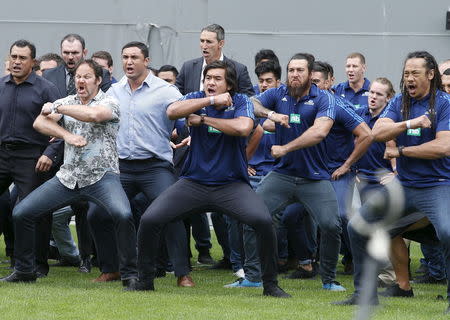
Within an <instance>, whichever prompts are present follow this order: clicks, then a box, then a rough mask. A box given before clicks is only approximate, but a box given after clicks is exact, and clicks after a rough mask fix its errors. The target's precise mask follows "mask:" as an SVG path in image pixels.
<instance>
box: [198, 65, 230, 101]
mask: <svg viewBox="0 0 450 320" xmlns="http://www.w3.org/2000/svg"><path fill="white" fill-rule="evenodd" d="M211 69H224V70H225V81H226V82H227V85H228V86H229V87H230V90H228V92H229V93H230V95H231V96H233V95H234V94H235V93H236V92H237V89H238V86H237V75H236V69H235V67H234V64H233V63H230V62H227V61H221V60H216V61H213V62H211V63H210V64H208V65H207V66H206V67H205V69H204V70H203V81H205V78H206V74H207V73H208V71H209V70H211Z"/></svg>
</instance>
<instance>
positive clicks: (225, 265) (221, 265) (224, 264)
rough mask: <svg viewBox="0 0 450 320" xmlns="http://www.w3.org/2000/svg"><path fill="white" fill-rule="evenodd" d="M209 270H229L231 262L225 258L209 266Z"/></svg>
mask: <svg viewBox="0 0 450 320" xmlns="http://www.w3.org/2000/svg"><path fill="white" fill-rule="evenodd" d="M211 269H215V270H217V269H221V270H231V262H230V260H229V259H227V258H225V257H224V258H222V259H221V260H219V261H217V262H216V263H215V264H213V265H212V266H211Z"/></svg>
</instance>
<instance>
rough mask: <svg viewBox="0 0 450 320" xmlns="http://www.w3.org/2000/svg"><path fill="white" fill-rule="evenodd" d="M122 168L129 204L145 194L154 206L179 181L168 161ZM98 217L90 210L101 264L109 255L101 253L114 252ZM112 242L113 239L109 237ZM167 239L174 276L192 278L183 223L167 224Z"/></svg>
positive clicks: (137, 162)
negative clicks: (139, 195) (141, 194)
mask: <svg viewBox="0 0 450 320" xmlns="http://www.w3.org/2000/svg"><path fill="white" fill-rule="evenodd" d="M119 165H120V181H121V183H122V186H123V189H124V190H125V193H126V194H127V197H128V199H129V200H131V199H133V198H134V197H135V196H136V195H138V194H139V193H141V192H142V193H143V194H145V197H146V198H147V200H148V201H149V202H152V201H153V200H154V199H155V198H156V197H158V196H159V195H160V194H161V193H162V192H163V191H164V190H166V189H167V188H168V187H170V186H171V185H172V184H173V183H175V181H176V178H175V175H174V173H173V166H172V164H171V163H169V162H167V161H162V160H157V159H148V160H120V162H119ZM98 214H99V213H98V211H96V212H91V209H89V214H88V220H89V223H90V226H91V230H92V231H93V233H92V236H93V238H94V242H95V245H96V247H97V252H98V258H99V260H100V261H103V257H105V258H106V255H105V254H103V253H102V251H104V252H108V251H110V252H111V250H113V249H112V248H111V245H110V242H109V243H108V236H107V235H106V234H107V233H108V231H107V230H105V228H106V227H107V225H105V224H103V225H101V224H99V223H98V221H96V220H97V219H96V218H95V216H97V215H98ZM136 218H137V217H135V219H136ZM158 237H159V233H158ZM110 238H111V236H109V239H110ZM164 239H165V241H166V245H167V252H168V256H169V258H170V261H171V262H172V264H173V267H174V272H175V275H176V276H177V277H180V276H184V275H187V274H189V272H190V270H189V261H188V258H187V242H186V230H185V229H184V225H183V223H182V222H181V221H177V222H174V223H170V224H168V225H167V227H166V229H165V232H164ZM158 242H159V238H158ZM108 248H109V249H108ZM102 263H103V262H102ZM109 264H111V263H109ZM102 269H103V268H102ZM102 271H103V270H102ZM103 272H105V271H103Z"/></svg>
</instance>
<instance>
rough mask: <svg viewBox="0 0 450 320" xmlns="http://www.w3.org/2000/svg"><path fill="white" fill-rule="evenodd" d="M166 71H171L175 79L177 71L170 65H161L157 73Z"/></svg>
mask: <svg viewBox="0 0 450 320" xmlns="http://www.w3.org/2000/svg"><path fill="white" fill-rule="evenodd" d="M166 71H171V72H173V74H174V75H175V77H177V76H178V70H177V68H175V67H174V66H172V65H170V64H165V65H163V66H162V67H161V68H159V70H158V72H157V73H160V72H166Z"/></svg>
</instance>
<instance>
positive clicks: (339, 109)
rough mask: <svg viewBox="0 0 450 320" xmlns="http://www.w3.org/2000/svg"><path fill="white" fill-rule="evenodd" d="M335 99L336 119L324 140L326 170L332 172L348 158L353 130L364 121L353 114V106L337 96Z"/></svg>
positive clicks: (352, 145)
mask: <svg viewBox="0 0 450 320" xmlns="http://www.w3.org/2000/svg"><path fill="white" fill-rule="evenodd" d="M335 98H336V118H335V119H334V124H333V127H332V128H331V130H330V133H329V134H328V135H327V137H326V138H325V143H326V145H327V151H328V157H329V161H328V168H329V169H330V170H331V172H333V171H334V170H336V169H337V168H339V167H340V166H341V165H342V164H343V163H344V162H345V161H346V160H347V159H348V157H349V156H350V154H351V153H352V152H353V149H354V142H353V140H354V137H353V130H355V128H356V127H357V126H359V125H360V124H361V123H363V122H364V120H363V119H362V118H361V117H360V116H359V115H357V114H356V113H355V110H354V107H353V105H352V104H351V103H350V102H348V101H347V100H344V99H343V98H341V97H339V96H335Z"/></svg>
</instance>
